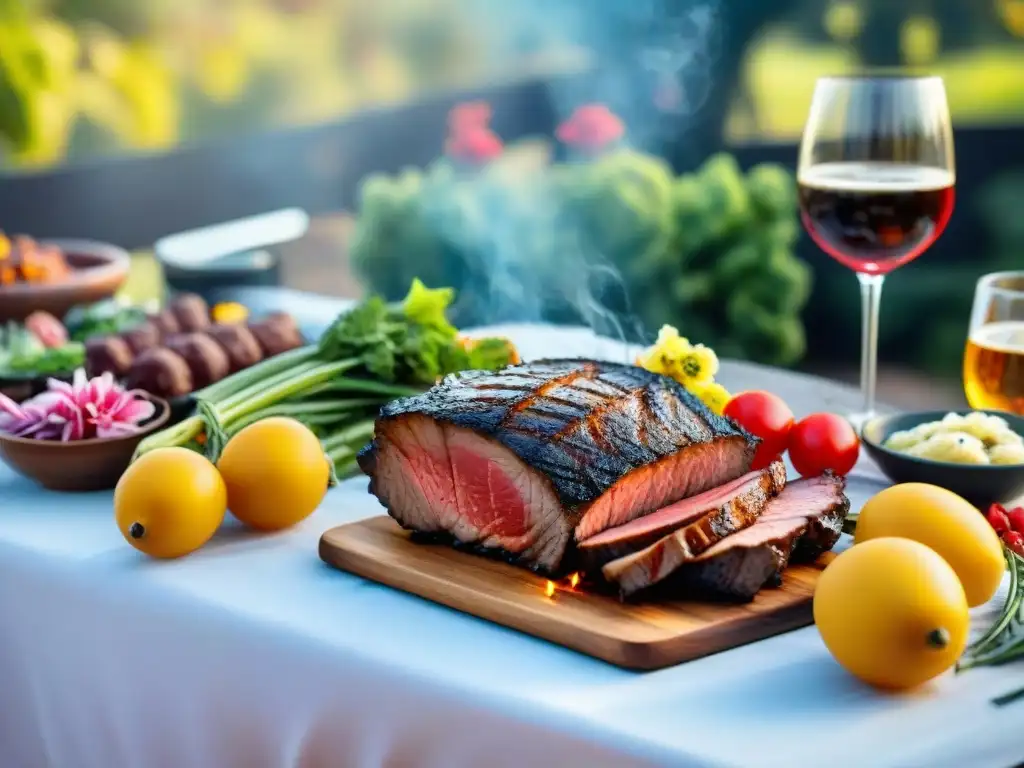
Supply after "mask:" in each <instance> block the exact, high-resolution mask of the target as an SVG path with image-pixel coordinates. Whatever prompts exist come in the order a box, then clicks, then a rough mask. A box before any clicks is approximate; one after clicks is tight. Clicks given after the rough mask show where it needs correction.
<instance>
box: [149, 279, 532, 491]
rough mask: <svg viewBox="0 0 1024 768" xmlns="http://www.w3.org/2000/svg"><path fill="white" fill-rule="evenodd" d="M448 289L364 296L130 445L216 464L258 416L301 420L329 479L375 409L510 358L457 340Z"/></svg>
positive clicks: (503, 345)
mask: <svg viewBox="0 0 1024 768" xmlns="http://www.w3.org/2000/svg"><path fill="white" fill-rule="evenodd" d="M454 295H455V292H454V291H453V290H452V289H450V288H438V289H430V288H427V287H426V286H425V285H423V283H421V282H420V281H419V280H414V281H413V283H412V287H411V288H410V290H409V293H408V295H407V296H406V298H405V300H404V301H402V302H401V303H398V304H389V303H387V302H386V301H384V300H383V299H382V298H380V297H379V296H371V297H370V298H368V299H366V300H365V301H363V302H362V303H360V304H359V305H358V306H356V307H355V308H353V309H352V310H351V311H349V312H346V313H344V314H343V315H341V316H340V317H339V318H338V319H337V320H335V322H334V323H333V324H331V326H330V327H329V328H328V329H327V330H326V331H325V332H324V333H323V335H322V336H321V337H320V339H319V341H318V342H317V343H316V344H313V345H310V346H306V347H301V348H299V349H295V350H292V351H290V352H286V353H284V354H282V355H278V356H276V357H272V358H269V359H267V360H264V361H263V362H261V363H259V364H257V365H255V366H252V367H251V368H247V369H245V370H243V371H239V372H238V373H236V374H234V375H232V376H229V377H227V378H226V379H222V380H221V381H219V382H217V383H215V384H213V385H211V386H209V387H207V388H205V389H203V390H200V391H199V392H197V393H196V394H195V396H194V397H195V400H196V401H197V408H196V414H195V415H194V416H192V417H191V418H188V419H186V420H185V421H183V422H181V423H180V424H177V425H175V426H173V427H170V428H169V429H166V430H163V431H161V432H158V433H156V434H154V435H152V436H150V437H148V438H146V439H145V440H144V441H142V443H140V445H139V447H138V449H137V451H136V458H137V457H138V456H141V455H142V454H143V453H146V452H148V451H151V450H153V449H155V448H162V447H172V446H184V447H190V448H193V449H195V450H199V451H202V452H203V453H204V454H205V455H206V456H207V458H209V459H210V460H211V461H216V460H217V458H218V457H219V455H220V452H221V450H222V449H223V447H224V445H225V443H226V442H227V440H228V439H230V437H231V436H232V435H234V434H236V433H237V432H238V431H239V430H241V429H242V428H244V427H245V426H247V425H249V424H251V423H253V422H255V421H258V420H259V419H262V418H266V417H268V416H290V417H292V418H295V419H298V420H299V421H302V422H303V423H304V424H306V425H307V426H309V427H310V429H312V430H313V431H314V432H315V433H316V434H317V436H318V437H319V438H320V440H321V442H322V443H323V445H324V451H325V453H326V454H327V455H328V457H329V458H330V459H331V461H332V462H333V463H334V466H335V467H336V468H337V473H338V475H339V476H344V475H345V474H349V473H351V472H353V471H354V470H355V457H356V454H357V453H358V451H359V449H360V448H362V447H363V445H365V444H366V442H367V440H369V439H370V438H371V437H372V435H373V423H374V418H375V417H376V415H377V413H378V412H379V411H380V408H381V406H382V405H383V404H384V403H386V402H388V401H389V400H393V399H394V398H396V397H403V396H407V395H413V394H417V393H419V392H422V391H423V390H425V389H427V388H429V387H430V386H431V385H433V384H434V383H435V382H436V381H437V380H438V379H439V378H440V377H442V376H444V375H445V374H448V373H454V372H456V371H463V370H469V369H488V370H495V369H498V368H502V367H504V366H506V365H508V364H509V363H512V362H514V361H515V358H516V351H515V348H514V347H512V345H511V344H510V343H509V342H508V341H506V340H505V339H496V338H491V339H481V340H474V341H472V342H470V341H467V340H465V339H462V338H460V337H459V334H458V332H457V330H456V329H455V327H454V326H452V325H451V323H449V322H448V319H447V317H446V311H447V309H448V307H449V305H450V304H451V302H452V300H453V299H454Z"/></svg>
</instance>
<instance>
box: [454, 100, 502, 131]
mask: <svg viewBox="0 0 1024 768" xmlns="http://www.w3.org/2000/svg"><path fill="white" fill-rule="evenodd" d="M490 124H491V105H490V104H488V103H487V102H486V101H467V102H465V103H464V104H457V105H455V106H454V107H452V110H451V112H449V113H448V130H449V131H450V132H451V133H452V135H454V136H458V135H460V134H462V133H465V132H466V131H467V130H473V129H477V128H488V127H489V126H490Z"/></svg>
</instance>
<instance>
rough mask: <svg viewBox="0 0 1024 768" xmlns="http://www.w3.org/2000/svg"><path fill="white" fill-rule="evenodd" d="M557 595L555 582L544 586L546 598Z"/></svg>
mask: <svg viewBox="0 0 1024 768" xmlns="http://www.w3.org/2000/svg"><path fill="white" fill-rule="evenodd" d="M554 594H555V582H553V581H549V582H548V583H547V584H545V585H544V597H553V596H554Z"/></svg>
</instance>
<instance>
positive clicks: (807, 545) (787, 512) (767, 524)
mask: <svg viewBox="0 0 1024 768" xmlns="http://www.w3.org/2000/svg"><path fill="white" fill-rule="evenodd" d="M844 489H845V481H844V480H843V479H842V478H839V477H834V476H832V475H825V476H823V477H815V478H804V479H800V480H796V481H794V482H793V483H790V484H789V485H787V486H786V487H785V488H784V489H782V491H781V493H779V494H778V495H777V496H776V497H775V498H773V499H770V500H768V501H767V502H763V503H762V506H761V511H760V513H759V514H758V515H757V516H756V518H755V520H753V521H752V522H751V523H750V524H748V527H744V528H742V529H741V530H739V531H738V532H736V533H733V534H732V535H728V536H725V537H723V538H721V539H720V540H719V541H718V542H717V543H716V544H714V545H713V546H711V547H709V548H706V549H705V550H703V551H702V552H700V553H698V554H694V553H693V552H692V551H690V550H688V549H687V548H686V546H685V543H684V542H680V540H679V535H678V532H677V533H673V534H671V535H669V536H666V537H664V538H662V539H660V540H659V541H657V542H656V543H654V544H652V545H651V546H649V547H647V548H646V549H644V550H641V551H640V552H637V553H636V554H633V555H630V556H627V557H624V558H620V559H619V560H613V561H612V562H610V563H608V564H606V565H605V566H604V568H603V569H602V572H603V574H604V575H605V578H607V579H608V580H609V581H612V582H615V583H617V584H618V585H619V588H620V590H621V592H622V593H623V594H624V595H629V594H632V593H634V592H637V591H639V590H641V589H644V588H646V587H649V586H651V585H653V584H656V583H658V582H660V581H662V580H665V579H671V583H672V586H673V588H675V587H678V589H677V590H676V591H677V592H678V593H680V594H695V595H700V594H714V595H722V596H728V597H731V598H735V599H739V600H750V599H753V597H754V596H755V595H756V594H757V593H758V592H759V591H760V590H761V588H762V587H764V586H765V585H766V584H768V583H769V582H772V581H775V580H777V579H779V578H781V574H782V571H783V569H784V568H785V567H786V566H787V565H788V564H789V562H790V560H793V561H796V562H807V561H810V560H814V559H816V558H817V557H818V556H819V555H821V554H822V553H823V552H825V551H827V550H829V549H831V548H832V547H833V546H835V543H836V541H838V540H839V535H840V534H841V532H842V527H843V521H844V520H845V519H846V515H847V513H848V512H849V508H850V502H849V499H847V498H846V494H845V492H844Z"/></svg>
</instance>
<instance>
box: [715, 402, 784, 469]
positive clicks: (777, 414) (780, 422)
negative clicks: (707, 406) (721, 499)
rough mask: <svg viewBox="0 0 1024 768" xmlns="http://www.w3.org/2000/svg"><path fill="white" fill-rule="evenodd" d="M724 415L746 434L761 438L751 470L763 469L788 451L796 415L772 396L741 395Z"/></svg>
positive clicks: (727, 408) (728, 406)
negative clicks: (790, 431)
mask: <svg viewBox="0 0 1024 768" xmlns="http://www.w3.org/2000/svg"><path fill="white" fill-rule="evenodd" d="M724 413H725V415H726V416H727V417H728V418H730V419H732V420H733V421H735V422H736V423H737V424H739V425H740V426H741V427H743V428H744V429H745V430H747V432H749V433H750V434H752V435H756V436H757V437H759V438H761V444H760V445H759V446H758V447H757V452H756V453H755V454H754V463H753V464H751V466H750V468H751V469H763V468H764V467H767V466H768V465H769V464H771V463H772V462H773V461H774V460H775V459H777V458H778V457H779V456H781V455H782V452H783V451H785V450H786V444H787V442H788V439H789V430H790V429H792V427H793V412H792V411H791V410H789V406H788V405H786V404H785V403H784V402H783V401H782V398H780V397H779V396H778V395H773V394H772V393H771V392H762V391H760V390H755V391H752V392H741V393H740V394H738V395H736V396H735V397H733V398H732V399H731V400H730V401H729V402H728V404H726V406H725V411H724Z"/></svg>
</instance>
